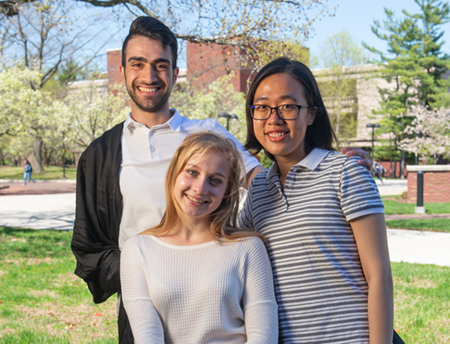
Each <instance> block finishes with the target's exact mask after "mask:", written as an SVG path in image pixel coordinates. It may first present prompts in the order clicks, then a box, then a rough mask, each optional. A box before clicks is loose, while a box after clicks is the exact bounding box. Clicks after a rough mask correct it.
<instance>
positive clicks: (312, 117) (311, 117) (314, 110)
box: [308, 106, 317, 126]
mask: <svg viewBox="0 0 450 344" xmlns="http://www.w3.org/2000/svg"><path fill="white" fill-rule="evenodd" d="M316 113H317V106H314V107H313V108H311V109H309V111H308V126H309V125H311V124H313V123H314V120H315V118H316Z"/></svg>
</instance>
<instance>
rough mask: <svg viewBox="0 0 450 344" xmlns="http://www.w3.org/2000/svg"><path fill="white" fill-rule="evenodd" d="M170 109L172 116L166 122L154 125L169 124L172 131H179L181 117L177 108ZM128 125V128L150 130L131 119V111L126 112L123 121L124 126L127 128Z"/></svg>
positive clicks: (160, 126)
mask: <svg viewBox="0 0 450 344" xmlns="http://www.w3.org/2000/svg"><path fill="white" fill-rule="evenodd" d="M170 111H173V115H172V117H170V119H169V120H168V121H167V122H166V123H163V124H159V125H155V126H154V127H158V128H162V127H165V126H169V127H170V128H171V129H172V130H173V131H180V130H181V125H182V123H183V120H182V117H181V115H180V113H179V112H178V111H177V110H175V109H170ZM128 127H130V128H145V129H147V130H150V129H149V128H147V127H146V126H145V125H144V124H142V123H139V122H136V121H135V120H134V119H133V117H131V112H129V113H128V115H127V119H126V120H125V123H124V128H128Z"/></svg>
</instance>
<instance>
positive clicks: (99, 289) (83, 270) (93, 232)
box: [71, 123, 123, 303]
mask: <svg viewBox="0 0 450 344" xmlns="http://www.w3.org/2000/svg"><path fill="white" fill-rule="evenodd" d="M122 131H123V123H120V124H118V125H116V126H115V127H114V128H112V129H110V130H108V131H106V132H105V133H104V134H103V135H102V136H101V137H99V138H98V139H96V140H95V141H93V142H92V143H91V144H90V145H89V147H88V148H87V149H86V150H85V151H84V152H83V154H82V155H81V158H80V161H79V163H78V170H77V192H76V212H75V224H74V228H73V238H72V245H71V246H72V251H73V253H74V254H75V257H76V259H77V267H76V270H75V274H76V275H78V276H79V277H81V278H82V279H84V281H85V282H86V283H87V285H88V287H89V290H90V291H91V293H92V296H93V298H94V302H95V303H100V302H104V301H106V300H107V299H108V298H109V297H110V296H111V295H113V294H114V293H116V292H118V291H120V289H121V288H120V270H119V267H120V250H119V244H118V238H119V225H120V220H121V218H122V209H123V198H122V194H121V192H120V185H119V172H120V163H121V160H122V143H121V137H122Z"/></svg>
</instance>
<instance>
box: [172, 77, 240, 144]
mask: <svg viewBox="0 0 450 344" xmlns="http://www.w3.org/2000/svg"><path fill="white" fill-rule="evenodd" d="M232 76H233V74H230V75H225V76H223V77H220V78H218V79H217V80H216V81H214V82H213V83H211V84H210V85H209V86H208V89H205V90H197V89H196V88H194V87H190V86H187V88H186V89H185V90H181V91H180V90H176V91H174V92H173V93H172V95H171V98H170V103H169V104H170V107H173V108H175V109H177V110H178V111H179V112H180V113H181V114H183V115H184V116H187V117H189V118H196V119H205V118H215V119H216V120H218V122H219V123H220V124H222V125H223V126H225V123H226V122H225V121H224V120H221V119H218V117H217V115H218V114H219V112H221V111H224V112H227V113H229V114H235V115H237V117H238V120H231V121H230V122H229V126H230V128H229V129H230V133H232V134H233V135H234V137H236V138H237V139H238V140H239V141H241V142H242V143H243V142H244V141H245V138H246V136H247V132H246V125H245V94H244V93H242V92H237V91H236V90H235V89H234V86H233V84H232V83H231V78H232Z"/></svg>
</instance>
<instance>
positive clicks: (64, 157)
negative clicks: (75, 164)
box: [62, 132, 67, 179]
mask: <svg viewBox="0 0 450 344" xmlns="http://www.w3.org/2000/svg"><path fill="white" fill-rule="evenodd" d="M62 135H63V149H62V152H63V158H62V160H63V161H62V165H63V176H62V178H64V179H67V177H66V142H65V141H66V140H65V137H64V132H63V134H62Z"/></svg>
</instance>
